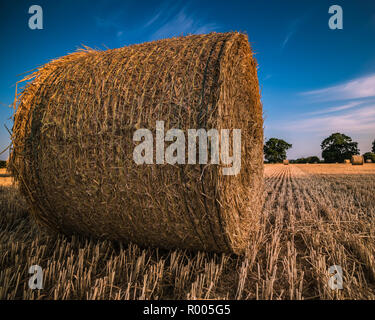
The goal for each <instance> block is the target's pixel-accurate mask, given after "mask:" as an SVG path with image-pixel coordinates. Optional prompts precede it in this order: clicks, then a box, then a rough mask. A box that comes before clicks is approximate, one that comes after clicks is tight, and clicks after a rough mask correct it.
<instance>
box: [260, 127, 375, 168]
mask: <svg viewBox="0 0 375 320" xmlns="http://www.w3.org/2000/svg"><path fill="white" fill-rule="evenodd" d="M320 147H321V149H322V158H323V162H325V163H336V162H344V160H345V159H351V157H352V156H353V155H359V154H360V150H359V149H358V142H355V141H353V140H352V138H351V137H349V136H347V135H345V134H343V133H338V132H337V133H333V134H331V135H330V136H329V137H328V138H326V139H324V140H323V141H322V143H321V145H320ZM290 148H292V144H290V143H288V142H286V141H284V140H282V139H278V138H270V139H268V140H267V142H266V143H265V145H264V157H265V159H266V161H267V162H268V163H280V162H283V160H285V159H286V152H287V150H289V149H290ZM363 157H364V159H365V161H366V160H368V159H370V160H372V162H375V140H374V141H373V142H372V149H371V151H369V152H366V153H364V154H363ZM290 162H291V163H319V162H321V161H320V159H319V157H317V156H311V157H307V158H299V159H295V160H290Z"/></svg>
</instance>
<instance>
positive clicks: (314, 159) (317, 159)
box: [307, 156, 320, 163]
mask: <svg viewBox="0 0 375 320" xmlns="http://www.w3.org/2000/svg"><path fill="white" fill-rule="evenodd" d="M319 162H320V159H319V158H318V157H317V156H312V157H308V158H307V163H319Z"/></svg>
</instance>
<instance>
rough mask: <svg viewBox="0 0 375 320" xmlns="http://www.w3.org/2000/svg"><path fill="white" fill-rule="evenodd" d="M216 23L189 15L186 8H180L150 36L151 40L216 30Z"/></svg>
mask: <svg viewBox="0 0 375 320" xmlns="http://www.w3.org/2000/svg"><path fill="white" fill-rule="evenodd" d="M217 29H218V25H217V24H215V23H206V22H204V21H202V20H201V19H198V18H196V17H195V16H193V15H189V14H188V13H187V12H186V9H185V8H183V9H181V10H180V11H179V12H178V13H177V14H176V15H175V16H174V17H173V18H171V19H169V20H168V21H167V22H166V23H164V24H163V25H162V26H160V27H159V28H158V29H157V30H156V31H155V32H154V33H153V35H152V36H151V39H152V40H155V39H161V38H167V37H171V36H179V35H182V34H184V35H186V34H188V33H189V34H190V33H191V34H200V33H209V32H211V31H216V30H217Z"/></svg>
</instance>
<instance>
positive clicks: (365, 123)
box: [278, 105, 375, 135]
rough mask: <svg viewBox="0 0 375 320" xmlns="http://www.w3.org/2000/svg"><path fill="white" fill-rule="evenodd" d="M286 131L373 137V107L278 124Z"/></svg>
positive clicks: (374, 133)
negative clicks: (344, 133)
mask: <svg viewBox="0 0 375 320" xmlns="http://www.w3.org/2000/svg"><path fill="white" fill-rule="evenodd" d="M278 126H279V128H280V127H283V128H285V130H287V131H295V132H315V133H320V134H330V133H332V132H343V131H345V132H353V133H369V134H373V135H375V105H370V106H366V107H363V108H359V109H356V110H355V111H352V112H346V113H344V114H340V115H331V116H321V117H312V118H302V119H300V120H293V121H285V122H284V123H283V124H280V123H279V124H278Z"/></svg>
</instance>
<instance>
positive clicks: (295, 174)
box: [0, 164, 375, 299]
mask: <svg viewBox="0 0 375 320" xmlns="http://www.w3.org/2000/svg"><path fill="white" fill-rule="evenodd" d="M0 179H4V178H1V177H0ZM264 179H265V191H264V196H265V199H266V201H265V204H264V207H263V215H262V224H261V226H262V228H261V229H260V230H259V233H258V236H257V237H256V238H255V239H254V240H253V242H252V245H251V247H250V249H249V250H248V252H247V253H246V255H245V256H242V257H236V256H233V255H228V254H220V255H218V254H208V253H202V252H198V253H197V252H195V253H194V252H189V251H182V250H175V251H167V250H157V249H141V248H139V247H138V246H135V245H129V246H125V245H121V244H118V243H112V242H107V241H105V242H101V241H97V240H90V239H87V238H86V239H85V238H76V237H71V238H67V237H64V236H49V235H48V234H47V233H46V232H45V231H44V230H39V229H38V228H37V227H36V226H35V224H34V223H33V222H32V221H31V220H30V219H29V215H28V212H27V210H26V209H25V202H24V200H23V199H22V198H21V197H20V195H19V193H18V191H17V190H16V188H13V187H0V203H1V206H0V252H1V255H0V299H22V298H24V299H219V298H221V299H374V298H375V293H374V292H375V259H374V255H375V239H374V237H375V199H374V196H373V189H374V188H375V164H365V165H364V166H356V167H352V166H347V165H341V164H337V165H334V164H332V165H325V164H318V165H293V164H292V165H289V166H284V165H266V166H265V177H264ZM33 264H38V265H40V266H41V267H42V268H43V270H44V280H45V282H44V289H43V290H34V291H33V290H30V289H28V286H27V283H28V279H29V277H30V275H29V274H28V272H27V271H28V268H29V267H30V266H31V265H33ZM332 265H340V266H341V267H342V270H343V290H332V289H330V287H329V286H328V281H329V278H330V275H329V274H328V268H329V267H330V266H332Z"/></svg>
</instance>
